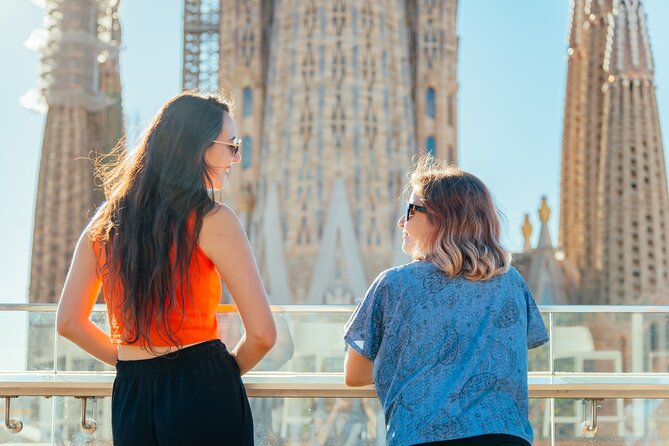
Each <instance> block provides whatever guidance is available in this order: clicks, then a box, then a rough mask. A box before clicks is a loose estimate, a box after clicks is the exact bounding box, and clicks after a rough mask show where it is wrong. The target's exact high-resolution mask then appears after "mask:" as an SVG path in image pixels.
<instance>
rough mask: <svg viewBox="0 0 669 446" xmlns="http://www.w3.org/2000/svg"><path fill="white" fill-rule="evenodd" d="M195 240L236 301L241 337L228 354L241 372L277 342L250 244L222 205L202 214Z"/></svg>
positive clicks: (237, 223)
mask: <svg viewBox="0 0 669 446" xmlns="http://www.w3.org/2000/svg"><path fill="white" fill-rule="evenodd" d="M198 242H199V244H200V247H201V248H202V250H203V251H204V252H205V254H207V256H208V257H209V258H210V259H211V261H212V262H214V265H215V266H216V269H217V270H218V272H219V274H220V275H221V278H222V279H223V281H224V282H225V284H226V286H227V287H228V290H229V291H230V294H231V295H232V298H233V299H234V301H235V304H237V309H238V311H239V315H240V317H241V320H242V325H243V326H244V336H242V339H241V340H240V341H239V343H238V344H237V346H236V347H235V348H234V349H233V350H232V352H231V353H232V356H234V358H235V360H236V361H237V364H238V365H239V369H240V370H241V373H242V375H243V374H244V373H246V372H248V371H249V370H251V369H252V368H253V366H255V365H256V364H257V363H258V362H259V361H260V360H261V359H262V357H263V356H265V354H266V353H267V352H268V351H269V350H270V349H271V348H272V346H273V345H274V343H275V342H276V326H275V324H274V318H273V317H272V312H271V310H270V308H269V303H268V300H267V294H266V293H265V288H264V287H263V284H262V281H261V279H260V273H259V272H258V267H257V266H256V262H255V258H254V257H253V252H252V250H251V245H250V243H249V241H248V238H247V237H246V233H245V232H244V229H243V228H242V225H241V224H240V222H239V219H238V218H237V216H236V215H235V213H234V212H233V211H232V210H231V209H229V208H228V207H226V206H223V205H221V206H219V207H218V208H217V209H216V210H215V211H214V212H212V213H210V214H209V215H207V216H206V217H205V219H204V221H203V224H202V230H201V231H200V237H199V241H198Z"/></svg>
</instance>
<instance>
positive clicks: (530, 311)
mask: <svg viewBox="0 0 669 446" xmlns="http://www.w3.org/2000/svg"><path fill="white" fill-rule="evenodd" d="M521 280H522V279H521ZM522 283H523V295H524V296H525V305H526V306H527V348H536V347H539V346H541V345H544V344H545V343H546V342H548V332H547V331H546V326H545V325H544V320H543V319H542V318H541V313H539V308H537V304H536V303H535V302H534V297H532V292H531V291H530V287H528V286H527V283H525V281H524V280H522Z"/></svg>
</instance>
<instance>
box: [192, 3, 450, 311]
mask: <svg viewBox="0 0 669 446" xmlns="http://www.w3.org/2000/svg"><path fill="white" fill-rule="evenodd" d="M186 3H187V4H193V6H191V9H194V10H195V9H198V8H199V10H200V11H202V10H209V9H211V7H209V6H207V7H203V6H202V3H204V2H203V1H197V0H186ZM196 3H197V4H198V5H195V4H196ZM212 4H213V3H212ZM456 12H457V1H456V0H384V1H380V2H379V1H372V0H364V1H352V0H333V1H331V2H325V1H322V0H306V1H296V0H236V1H233V2H229V3H228V5H227V6H226V8H221V12H220V22H221V23H220V65H219V67H220V71H219V86H220V87H221V88H224V89H227V90H230V91H231V92H232V94H233V96H234V98H235V101H236V110H235V122H236V125H237V130H238V133H239V135H238V136H240V137H241V138H242V139H243V140H244V144H243V149H242V163H241V166H239V167H238V168H237V169H235V170H234V171H233V177H232V179H231V183H230V184H229V185H226V197H225V198H226V201H228V202H229V203H231V204H232V205H233V206H234V207H235V208H236V209H237V210H238V212H239V213H240V217H241V218H242V220H243V222H244V223H245V225H246V227H247V229H248V232H249V235H250V237H251V239H252V243H253V245H254V249H255V251H256V256H257V258H258V261H259V264H260V268H261V272H262V274H263V278H264V279H265V283H266V285H267V287H268V289H269V291H270V295H271V298H272V301H273V302H277V303H278V302H281V303H288V302H293V303H307V302H308V303H350V302H352V301H353V299H354V298H358V297H360V296H361V295H362V294H364V291H365V289H366V287H367V285H368V283H369V282H370V281H371V280H372V279H373V278H374V277H375V276H376V274H378V273H379V272H380V271H381V270H383V269H386V268H388V267H390V266H391V265H392V264H398V263H401V262H404V261H406V260H408V258H406V257H403V255H402V254H401V249H400V246H401V238H400V236H399V232H398V229H397V227H396V222H397V218H398V217H399V206H400V205H399V203H398V197H399V196H400V194H401V192H402V188H403V186H404V183H405V172H406V169H407V167H408V166H409V165H410V161H411V157H412V156H413V155H414V154H416V153H419V152H420V151H426V150H428V151H430V152H432V153H434V154H435V155H437V156H439V157H440V158H442V159H446V160H449V161H453V162H455V161H456V160H457V130H456V129H457V89H458V86H457V79H456V64H457V35H456V30H455V17H456Z"/></svg>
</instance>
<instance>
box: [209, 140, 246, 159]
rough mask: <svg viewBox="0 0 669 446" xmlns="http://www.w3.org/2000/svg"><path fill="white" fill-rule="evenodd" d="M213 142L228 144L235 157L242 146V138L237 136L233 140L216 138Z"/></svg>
mask: <svg viewBox="0 0 669 446" xmlns="http://www.w3.org/2000/svg"><path fill="white" fill-rule="evenodd" d="M212 143H217V144H223V145H224V146H228V147H229V148H230V151H231V152H232V156H233V157H235V156H237V154H238V153H239V148H240V147H241V146H242V139H241V138H237V137H235V138H233V139H232V141H218V140H216V139H215V140H213V141H212Z"/></svg>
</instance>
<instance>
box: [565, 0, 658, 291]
mask: <svg viewBox="0 0 669 446" xmlns="http://www.w3.org/2000/svg"><path fill="white" fill-rule="evenodd" d="M568 55H569V62H568V71H567V91H566V99H565V116H564V128H563V140H562V179H561V214H560V237H559V238H560V241H559V243H560V245H561V247H562V248H563V249H564V253H565V256H566V258H567V259H568V260H569V261H570V262H571V263H572V264H573V265H574V266H575V267H576V268H577V269H578V271H579V273H580V283H581V285H580V293H579V294H580V299H579V301H580V302H581V303H589V304H594V303H625V302H627V303H633V302H639V303H641V302H645V303H651V302H655V301H656V300H657V299H659V298H660V294H661V290H663V289H667V284H668V282H667V276H666V274H667V258H666V254H664V252H665V251H666V248H667V244H666V238H667V230H668V228H669V221H668V220H667V218H668V217H667V214H668V213H669V201H668V200H667V183H666V174H665V164H664V159H663V151H662V143H661V136H660V129H659V121H658V114H657V106H656V104H655V87H654V85H653V63H652V56H651V53H650V45H649V43H648V36H647V33H646V24H645V13H644V12H643V7H642V6H641V3H640V1H638V0H634V1H623V0H575V1H574V3H573V13H572V18H571V33H570V39H569V51H568Z"/></svg>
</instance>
